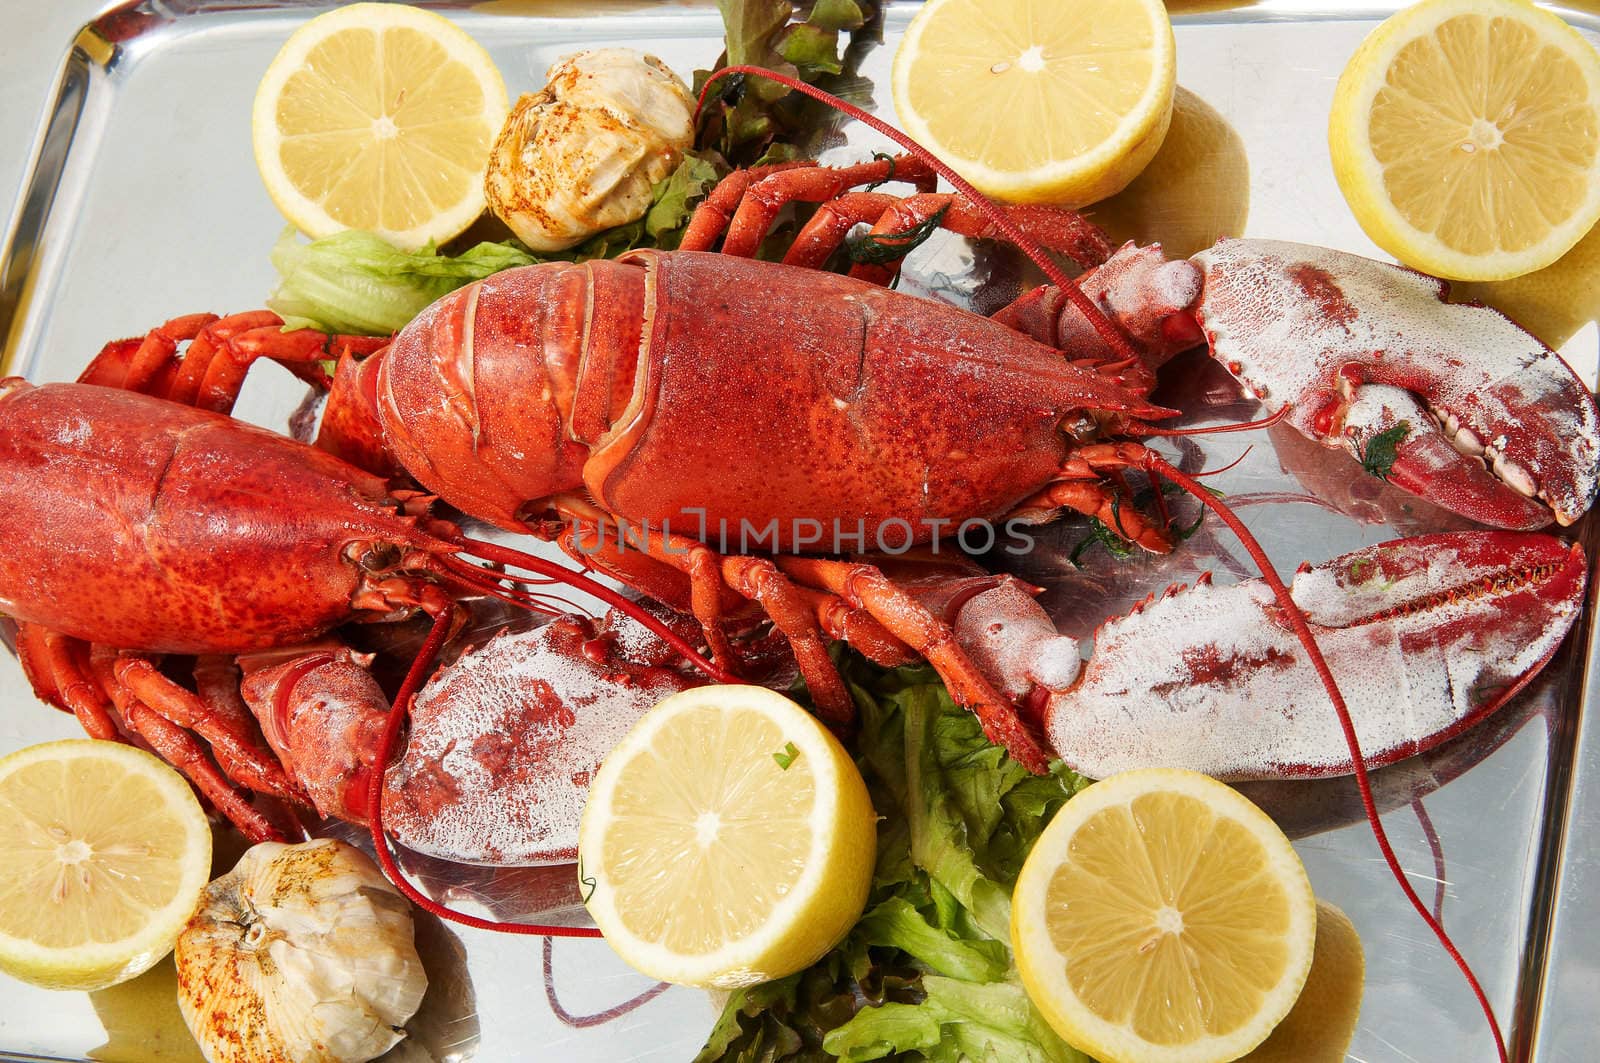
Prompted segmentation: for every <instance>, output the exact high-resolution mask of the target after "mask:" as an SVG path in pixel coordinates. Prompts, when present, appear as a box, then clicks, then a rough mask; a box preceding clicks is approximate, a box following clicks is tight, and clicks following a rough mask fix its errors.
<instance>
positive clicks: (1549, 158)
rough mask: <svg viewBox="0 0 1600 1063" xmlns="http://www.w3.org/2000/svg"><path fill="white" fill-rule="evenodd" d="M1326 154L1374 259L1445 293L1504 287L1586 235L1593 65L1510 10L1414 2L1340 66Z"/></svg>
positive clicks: (1599, 192)
mask: <svg viewBox="0 0 1600 1063" xmlns="http://www.w3.org/2000/svg"><path fill="white" fill-rule="evenodd" d="M1328 143H1329V150H1330V152H1331V153H1332V157H1333V167H1334V174H1335V176H1336V177H1337V178H1338V181H1339V188H1340V189H1341V190H1342V191H1343V192H1344V196H1345V199H1346V200H1347V201H1348V202H1349V204H1350V209H1351V210H1352V211H1353V212H1354V213H1355V216H1356V219H1357V220H1358V221H1359V222H1360V223H1361V227H1362V228H1363V229H1365V230H1366V232H1367V235H1368V236H1370V237H1371V238H1372V240H1373V241H1374V242H1375V243H1376V244H1378V246H1380V247H1382V248H1383V249H1384V250H1385V251H1388V252H1389V253H1390V254H1392V255H1394V256H1395V257H1396V258H1398V259H1399V260H1400V261H1401V262H1404V263H1405V264H1406V265H1408V266H1412V267H1414V268H1416V269H1420V270H1423V271H1425V272H1428V273H1433V274H1436V275H1438V276H1441V277H1449V278H1452V279H1457V280H1501V279H1505V278H1508V277H1515V276H1520V275H1521V274H1524V273H1529V272H1531V271H1533V270H1536V269H1540V268H1542V267H1544V266H1547V265H1549V264H1550V263H1552V262H1554V261H1555V260H1556V259H1558V258H1560V257H1561V256H1562V255H1563V254H1565V253H1566V251H1567V250H1568V249H1569V248H1571V247H1572V246H1573V245H1574V244H1576V243H1577V242H1578V241H1579V240H1580V239H1582V237H1583V235H1584V233H1586V232H1588V231H1589V229H1590V228H1592V227H1593V226H1594V224H1595V221H1596V220H1597V219H1600V55H1596V53H1595V50H1594V48H1593V47H1592V46H1591V45H1590V44H1589V43H1588V42H1587V41H1586V40H1584V39H1583V37H1581V36H1580V35H1579V34H1578V32H1577V31H1576V30H1574V29H1572V28H1571V27H1570V26H1568V25H1567V24H1566V23H1565V22H1563V21H1561V19H1560V18H1558V17H1556V16H1555V15H1552V14H1550V13H1549V12H1546V11H1541V10H1539V9H1538V8H1536V7H1534V6H1533V5H1532V4H1530V3H1526V2H1524V0H1424V2H1423V3H1420V4H1417V5H1415V6H1414V7H1409V8H1406V9H1405V10H1404V11H1401V12H1400V13H1399V14H1397V15H1395V16H1393V17H1392V18H1390V19H1389V20H1387V21H1386V22H1384V23H1383V24H1382V25H1381V26H1379V27H1378V28H1377V29H1376V30H1374V31H1373V32H1372V34H1371V35H1370V36H1369V37H1368V38H1367V39H1366V41H1365V42H1363V43H1362V45H1361V47H1360V49H1358V50H1357V52H1356V54H1355V55H1354V57H1352V58H1351V60H1350V63H1349V65H1348V66H1346V67H1345V71H1344V74H1343V75H1342V76H1341V77H1340V78H1339V85H1338V88H1337V89H1336V90H1335V93H1334V102H1333V111H1332V114H1331V116H1330V118H1329V124H1328Z"/></svg>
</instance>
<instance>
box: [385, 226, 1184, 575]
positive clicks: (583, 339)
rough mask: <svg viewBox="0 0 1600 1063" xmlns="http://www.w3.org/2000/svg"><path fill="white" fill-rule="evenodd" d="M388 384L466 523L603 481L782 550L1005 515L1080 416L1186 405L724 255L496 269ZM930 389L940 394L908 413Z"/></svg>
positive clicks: (849, 286) (414, 443)
mask: <svg viewBox="0 0 1600 1063" xmlns="http://www.w3.org/2000/svg"><path fill="white" fill-rule="evenodd" d="M378 372H379V379H378V382H377V395H378V410H379V414H380V417H381V419H382V423H383V431H384V435H385V436H386V437H387V438H388V439H390V440H391V441H392V445H393V449H394V452H395V453H396V455H397V456H398V457H399V458H400V460H401V462H402V463H403V464H404V465H405V467H406V468H407V469H409V470H411V471H412V472H413V473H414V474H415V475H416V476H417V477H418V478H419V479H420V480H421V481H422V482H423V483H424V484H425V485H426V486H427V487H428V488H429V489H430V490H432V491H435V492H437V493H438V494H439V495H440V496H441V497H443V498H444V499H445V500H446V501H449V502H450V503H451V504H453V505H455V506H457V507H458V508H460V509H462V510H464V511H466V512H470V513H473V514H474V515H476V516H479V517H482V518H484V519H487V520H491V521H493V522H495V523H496V524H499V525H501V526H502V527H506V528H510V529H517V530H526V525H525V523H524V520H525V518H526V517H527V516H528V515H529V514H530V513H531V512H533V510H534V509H536V508H537V506H536V504H537V503H539V502H540V501H541V500H543V499H547V498H551V497H554V496H557V495H559V494H562V493H566V492H575V491H578V490H580V489H582V488H585V487H586V488H587V490H588V493H589V495H590V497H592V498H593V499H594V500H595V501H596V502H598V503H599V504H600V505H601V506H602V507H604V508H605V509H606V510H607V511H609V512H610V513H612V514H614V515H617V516H621V517H624V518H629V519H633V520H647V521H650V522H651V523H652V524H654V525H656V526H658V527H659V526H660V524H661V522H663V521H671V522H672V523H673V524H674V525H675V526H676V527H677V529H678V530H680V531H683V530H690V533H691V534H693V533H694V532H693V531H692V530H691V529H692V528H693V526H694V519H693V518H694V516H698V517H699V518H700V519H703V520H704V521H706V522H708V523H711V524H717V523H718V522H726V524H728V525H731V526H735V527H737V526H738V525H739V523H740V522H741V521H745V522H750V523H752V524H754V525H755V526H756V527H758V528H762V529H764V528H766V527H767V526H768V524H769V522H772V521H776V522H777V527H778V528H779V529H780V541H779V542H778V543H777V544H776V545H777V547H778V548H780V549H788V548H792V546H793V545H795V544H791V543H790V542H788V541H787V540H788V538H789V534H790V532H789V530H790V529H791V528H792V527H794V522H796V521H800V522H822V523H824V524H826V523H828V522H831V521H839V522H840V524H841V526H843V527H847V528H849V529H851V530H854V529H856V528H857V527H858V522H860V526H861V527H863V528H864V529H865V532H866V534H867V535H868V536H869V537H871V536H872V535H874V534H875V533H876V531H877V530H878V529H879V528H880V527H881V526H882V525H883V524H884V522H886V521H889V520H898V521H902V522H905V523H907V524H909V525H911V527H912V528H913V530H914V532H915V538H914V540H913V541H924V540H926V539H927V538H929V537H930V529H931V528H932V527H934V526H935V525H934V524H933V523H932V522H942V523H943V524H945V525H946V526H951V525H953V524H955V523H959V522H960V521H961V520H963V519H966V518H969V517H975V516H976V517H983V516H990V517H992V516H997V515H1000V514H1002V513H1005V512H1007V511H1008V510H1010V509H1011V507H1012V506H1013V505H1015V504H1016V503H1017V502H1019V501H1020V500H1022V499H1023V498H1025V497H1027V496H1028V495H1030V494H1032V493H1033V492H1035V491H1037V490H1038V489H1039V487H1040V485H1041V484H1043V483H1045V482H1047V481H1048V480H1049V479H1050V477H1051V476H1052V475H1053V474H1054V473H1055V472H1056V471H1057V470H1058V469H1059V468H1060V467H1061V464H1062V459H1063V455H1064V454H1065V452H1066V445H1067V444H1066V437H1065V436H1064V434H1063V432H1062V430H1061V427H1062V424H1063V422H1064V421H1065V420H1067V418H1068V417H1069V416H1070V415H1072V414H1073V413H1074V412H1077V411H1103V412H1105V413H1111V414H1130V415H1134V416H1164V415H1167V414H1169V413H1170V411H1167V410H1164V409H1162V408H1160V407H1155V406H1151V405H1150V404H1149V403H1147V402H1145V401H1143V399H1142V398H1141V397H1140V396H1138V395H1137V394H1135V393H1133V392H1131V391H1129V390H1127V389H1126V388H1124V387H1122V386H1120V385H1118V384H1117V383H1116V382H1115V381H1114V380H1112V379H1111V378H1109V377H1107V376H1103V375H1101V374H1099V373H1097V372H1095V371H1094V370H1092V369H1085V368H1082V367H1079V366H1076V365H1073V364H1071V363H1069V362H1068V361H1066V360H1065V359H1063V358H1062V356H1061V353H1060V352H1059V351H1057V350H1055V349H1053V348H1050V347H1047V346H1045V345H1044V344H1041V343H1038V342H1036V341H1033V340H1031V339H1028V338H1027V337H1025V336H1023V335H1021V334H1020V333H1018V332H1016V331H1014V330H1013V329H1010V328H1007V327H1005V326H1003V325H1000V324H998V323H996V322H995V321H992V320H990V319H988V318H985V317H982V316H980V315H977V314H973V313H970V312H968V311H965V310H961V309H959V308H956V307H951V306H947V305H944V304H940V303H934V302H930V301H928V300H924V299H918V298H914V297H911V296H907V295H903V294H900V293H897V292H893V291H889V290H886V289H884V288H881V287H879V286H877V285H874V284H871V283H869V282H866V281H862V280H856V279H853V278H850V277H841V276H835V275H832V274H826V273H819V272H816V271H814V270H808V269H804V268H801V267H797V266H781V265H775V264H773V263H767V262H758V261H752V260H749V259H743V258H734V257H729V256H726V255H716V254H710V253H703V252H658V251H636V252H632V253H630V254H629V255H626V256H624V257H623V258H622V259H620V260H618V261H615V262H589V263H585V264H583V265H581V266H570V265H566V264H550V265H536V266H528V267H524V268H522V269H518V270H510V271H507V272H505V273H501V274H497V275H495V276H493V277H490V278H488V279H486V280H483V281H480V282H478V283H476V284H474V285H471V286H469V287H467V288H464V289H461V290H460V291H458V292H456V293H454V294H452V295H450V296H447V297H445V298H444V299H443V300H441V301H440V302H438V303H436V304H434V306H433V307H431V308H430V309H429V310H428V311H426V312H425V313H424V315H423V316H422V317H421V318H419V319H418V320H417V321H415V322H413V323H412V324H411V325H410V326H408V327H407V328H406V329H405V330H404V331H403V332H402V333H401V334H400V335H399V336H398V337H397V338H396V340H395V343H394V345H393V347H392V348H391V350H390V351H389V353H388V354H387V355H386V356H384V358H383V359H382V365H381V368H380V369H379V371H378ZM922 393H927V394H933V395H938V396H939V397H940V400H939V401H938V402H931V403H930V402H915V403H913V402H907V401H906V397H907V396H908V395H914V394H922ZM980 411H981V413H980ZM780 456H781V460H779V459H780ZM708 470H715V475H707V471H708ZM685 525H690V528H689V529H686V528H685ZM763 541H764V542H765V543H767V544H772V542H773V540H772V539H771V538H770V537H769V538H767V539H765V540H763ZM800 545H804V544H800Z"/></svg>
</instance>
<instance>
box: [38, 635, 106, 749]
mask: <svg viewBox="0 0 1600 1063" xmlns="http://www.w3.org/2000/svg"><path fill="white" fill-rule="evenodd" d="M82 652H83V643H81V642H79V641H78V640H77V639H74V638H70V637H68V636H66V635H63V634H61V633H60V632H58V631H51V630H50V629H49V628H44V627H40V626H39V625H37V624H18V625H17V656H18V659H19V660H20V661H21V662H22V672H23V674H24V675H26V676H27V677H28V682H29V683H30V684H32V686H33V692H34V694H36V695H37V696H38V697H39V699H40V700H41V701H45V702H49V703H50V704H54V705H59V706H61V707H63V708H65V709H67V711H69V712H71V713H72V715H73V716H75V717H77V719H78V723H79V724H81V725H82V726H83V729H84V731H85V732H87V734H88V735H89V737H90V738H99V739H103V740H105V741H109V742H121V741H124V739H123V737H122V732H121V731H120V730H119V729H118V728H117V722H116V720H115V719H114V718H113V717H112V708H111V703H110V702H109V701H107V700H106V696H105V692H104V691H103V690H101V689H100V685H99V684H98V683H96V682H95V681H94V679H93V678H92V677H91V676H90V675H89V674H88V673H87V672H85V670H84V665H83V661H82V659H81V657H82Z"/></svg>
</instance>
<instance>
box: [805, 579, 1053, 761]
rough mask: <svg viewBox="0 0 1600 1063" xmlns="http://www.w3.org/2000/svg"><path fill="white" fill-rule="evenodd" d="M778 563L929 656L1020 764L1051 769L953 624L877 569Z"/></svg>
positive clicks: (991, 735)
mask: <svg viewBox="0 0 1600 1063" xmlns="http://www.w3.org/2000/svg"><path fill="white" fill-rule="evenodd" d="M777 563H778V567H779V568H781V569H782V570H783V571H784V572H786V573H788V574H789V575H790V576H792V577H794V578H795V579H797V580H799V581H800V582H802V583H805V584H808V585H810V586H815V587H821V588H824V589H826V590H828V591H831V592H832V593H834V594H837V595H839V597H841V598H843V599H844V600H845V601H846V602H848V603H850V604H851V605H853V606H856V607H858V608H863V609H866V610H867V611H868V612H870V613H871V614H872V615H873V616H874V617H875V618H877V619H878V620H879V621H880V622H881V623H882V624H883V626H884V627H886V628H888V629H889V631H891V632H892V633H893V634H894V635H895V636H896V637H897V638H899V639H901V640H902V641H904V642H905V643H906V644H907V645H909V646H910V647H911V648H912V649H914V650H916V651H917V653H919V654H920V655H922V656H923V657H925V658H927V661H928V663H929V664H931V665H933V667H934V669H935V670H936V671H937V672H938V673H939V676H940V677H941V678H942V679H943V680H944V681H945V685H946V686H947V687H948V688H949V690H950V695H951V697H953V698H954V699H955V700H956V702H957V703H958V704H960V705H964V706H966V707H967V708H968V709H971V710H972V712H973V713H974V714H975V715H976V716H977V717H978V720H979V722H980V723H982V724H983V730H984V733H985V734H987V735H988V736H989V738H990V740H991V741H993V742H996V743H999V744H1000V745H1003V746H1005V747H1006V750H1007V751H1008V752H1009V753H1010V754H1011V756H1012V757H1013V758H1015V759H1016V761H1017V762H1018V763H1019V764H1021V765H1022V766H1023V767H1025V768H1027V769H1028V770H1029V771H1031V772H1033V773H1034V774H1036V775H1039V774H1043V773H1044V772H1045V771H1047V770H1049V767H1050V756H1049V754H1048V753H1046V752H1045V750H1044V748H1043V747H1042V746H1041V745H1040V744H1039V741H1038V739H1037V738H1035V737H1034V736H1033V735H1032V734H1031V733H1030V732H1029V731H1028V729H1027V727H1026V726H1025V725H1024V724H1023V722H1022V720H1021V718H1020V717H1019V716H1018V715H1017V712H1016V709H1015V708H1014V707H1013V706H1012V705H1011V703H1010V702H1009V701H1008V700H1007V699H1006V698H1005V697H1004V696H1003V695H1002V694H1000V692H999V691H997V690H995V688H994V686H993V684H991V683H990V682H989V680H988V679H987V678H986V677H985V676H984V674H983V673H982V672H981V671H980V670H979V669H978V668H977V666H976V665H974V664H973V662H972V660H971V659H970V658H969V657H968V656H967V654H966V652H965V651H964V650H962V648H961V646H960V644H959V643H958V642H957V641H956V637H955V632H954V631H952V630H951V629H950V625H948V624H946V623H944V622H943V621H942V620H940V619H939V618H938V617H936V616H934V615H933V613H931V612H929V610H928V609H927V608H926V607H925V606H923V605H922V604H921V603H920V602H918V601H917V600H916V599H915V598H913V597H912V596H911V595H910V594H908V593H906V591H904V590H903V589H901V588H900V587H898V586H896V585H895V584H894V583H893V582H892V581H891V580H890V579H889V578H888V577H887V576H885V575H884V574H883V573H882V572H881V571H879V570H878V569H877V568H876V567H874V566H872V565H867V564H861V563H859V562H850V561H829V560H825V559H823V558H814V557H782V558H779V559H778V562H777Z"/></svg>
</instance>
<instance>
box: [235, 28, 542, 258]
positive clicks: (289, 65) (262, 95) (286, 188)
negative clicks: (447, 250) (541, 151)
mask: <svg viewBox="0 0 1600 1063" xmlns="http://www.w3.org/2000/svg"><path fill="white" fill-rule="evenodd" d="M395 26H404V27H409V28H412V29H415V30H418V31H419V32H423V33H427V34H428V35H429V36H430V37H431V38H432V39H433V41H434V42H435V43H437V44H438V45H439V46H440V47H442V48H443V49H444V50H445V52H446V53H447V54H448V55H449V57H450V58H452V59H455V60H456V61H458V62H460V63H461V64H462V65H463V66H465V67H466V68H467V69H468V70H470V71H472V72H473V74H474V75H476V76H477V79H478V82H479V84H480V85H481V86H482V88H483V94H484V109H483V111H482V112H481V114H480V117H481V118H482V119H483V121H484V124H485V125H486V126H487V127H488V129H489V137H488V141H489V142H492V141H493V139H494V136H495V135H496V134H497V133H498V132H499V130H500V126H501V125H502V124H503V123H504V122H505V117H506V115H507V114H508V113H510V109H511V105H510V98H509V96H508V95H507V93H506V86H505V80H504V78H502V77H501V76H500V73H499V69H498V68H497V67H496V66H495V63H494V60H493V58H492V57H490V55H489V53H488V51H487V50H486V49H485V48H484V47H483V46H482V45H481V44H479V43H478V42H477V41H475V40H473V39H472V37H471V36H470V35H469V34H468V33H467V32H466V31H465V30H463V29H461V28H460V27H459V26H457V25H456V24H455V23H453V22H451V21H450V20H449V19H446V18H444V17H443V16H442V15H437V14H434V13H432V12H429V11H424V10H420V9H418V8H412V7H404V6H401V5H397V4H393V5H392V4H379V3H359V4H350V5H348V6H346V7H341V8H336V9H335V10H333V11H329V12H326V13H324V14H322V15H319V16H317V17H316V18H314V19H312V20H311V21H309V22H307V23H306V24H305V25H303V26H301V27H300V28H299V29H297V30H295V32H294V33H293V34H291V35H290V37H289V39H288V40H287V41H286V42H284V45H283V48H282V50H280V51H279V53H278V55H277V57H276V58H274V59H273V61H272V64H271V65H270V66H269V67H268V68H267V72H266V73H265V74H264V75H263V76H262V78H261V83H260V84H259V85H258V86H257V87H256V95H255V100H254V102H253V104H252V105H251V111H250V119H251V141H252V148H253V150H254V152H255V159H256V169H257V170H258V171H259V172H260V174H261V180H262V183H263V184H265V185H266V187H267V194H268V195H269V196H270V197H271V198H272V202H273V204H274V205H275V206H277V208H278V210H279V212H280V213H282V214H283V216H284V217H285V218H286V219H288V220H289V222H290V223H291V224H293V225H294V226H295V228H297V229H299V230H300V231H301V232H303V233H305V234H306V235H307V236H310V237H312V238H313V239H315V238H318V237H323V236H331V235H333V234H334V233H338V232H343V231H345V230H346V229H348V228H349V226H348V225H346V224H345V223H343V222H341V221H339V220H338V219H336V218H334V217H333V216H332V215H330V214H329V213H328V212H327V210H326V209H324V208H323V206H322V204H320V203H318V202H317V201H316V200H314V199H311V198H310V197H309V196H306V195H305V194H303V193H302V192H301V191H300V190H299V189H297V188H296V187H295V186H294V183H293V182H292V181H291V180H289V178H288V176H287V175H286V174H285V173H284V172H283V167H282V166H281V165H280V162H279V157H278V149H279V145H280V144H281V143H282V137H281V136H279V135H278V129H277V121H276V117H275V112H276V106H277V100H278V97H279V96H280V95H281V94H282V92H283V86H284V85H285V84H286V83H287V82H288V80H289V78H290V77H292V76H293V75H294V74H295V73H296V72H297V71H299V70H300V69H301V68H302V67H303V66H304V64H305V60H306V56H307V55H309V54H310V52H311V50H312V49H313V48H315V47H316V46H317V45H318V44H320V43H321V42H322V41H324V40H325V39H327V38H328V37H329V36H330V35H332V34H333V33H336V32H338V31H340V30H344V29H363V28H365V29H374V30H382V29H387V28H391V27H395ZM491 75H492V76H491ZM488 164H489V157H488V151H487V148H486V149H485V152H484V159H483V169H487V168H488ZM487 206H488V200H487V198H486V196H485V194H484V190H483V171H482V169H480V171H479V172H478V175H477V177H476V178H475V179H473V180H472V181H470V182H467V193H466V195H465V196H464V197H463V198H462V199H461V200H459V201H458V202H457V203H454V204H452V205H451V206H449V207H447V208H445V209H444V210H441V211H438V212H436V213H435V214H433V215H432V216H431V217H430V218H429V219H428V221H427V222H425V223H424V224H421V225H417V226H413V227H412V228H410V229H405V230H394V229H386V228H383V227H381V226H374V227H372V228H370V229H368V230H367V231H369V232H372V233H374V234H376V235H378V236H381V237H383V238H384V239H385V240H387V241H389V242H390V243H392V244H394V245H395V246H397V247H400V248H403V249H415V248H418V247H421V246H423V245H424V244H427V243H429V242H430V241H432V242H434V243H442V242H444V241H446V240H448V239H450V238H451V237H453V236H456V235H458V234H459V233H461V232H463V231H465V230H466V228H467V227H468V226H470V225H471V224H472V223H473V222H474V221H476V220H477V219H478V217H479V216H480V215H482V214H483V212H484V210H485V209H486V208H487Z"/></svg>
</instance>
